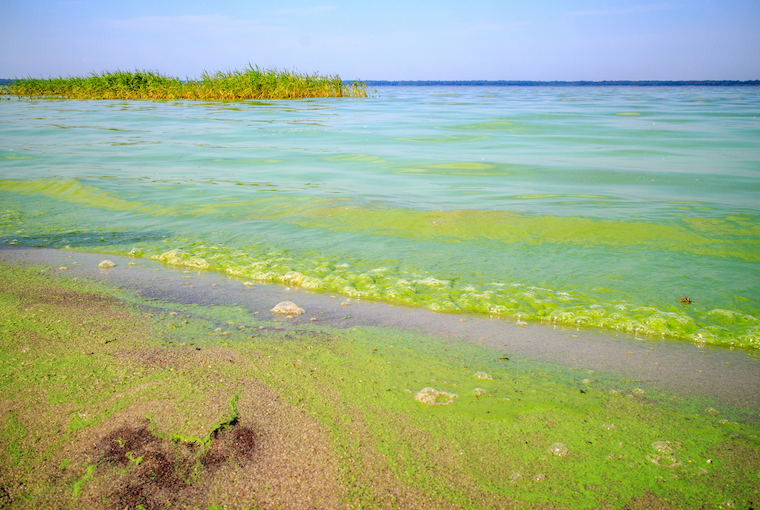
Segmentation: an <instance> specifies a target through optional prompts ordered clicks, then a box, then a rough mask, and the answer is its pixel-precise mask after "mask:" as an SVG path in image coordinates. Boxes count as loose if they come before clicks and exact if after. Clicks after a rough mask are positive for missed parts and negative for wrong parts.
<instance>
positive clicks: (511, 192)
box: [0, 87, 760, 348]
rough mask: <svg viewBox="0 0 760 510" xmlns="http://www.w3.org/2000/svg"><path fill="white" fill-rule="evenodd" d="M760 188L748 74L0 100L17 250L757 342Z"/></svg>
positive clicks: (1, 159)
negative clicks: (99, 256)
mask: <svg viewBox="0 0 760 510" xmlns="http://www.w3.org/2000/svg"><path fill="white" fill-rule="evenodd" d="M758 197H760V90H759V89H757V88H730V87H725V88H721V87H716V88H692V87H673V88H648V87H641V88H636V87H631V88H603V87H588V88H570V87H566V88H563V87H557V88H552V87H524V88H519V87H493V88H488V87H409V88H404V87H381V88H379V89H378V90H377V93H376V94H375V95H374V96H373V97H369V98H366V99H345V98H330V99H316V100H302V101H266V102H243V103H202V102H138V101H132V102H129V101H68V100H17V99H15V98H11V99H10V100H4V101H2V102H0V200H2V208H1V209H0V212H1V216H2V217H1V218H0V241H1V242H3V243H6V244H17V245H40V246H52V247H66V246H67V247H69V248H71V249H75V250H93V251H103V252H113V253H132V255H134V256H144V257H153V258H156V259H160V260H163V261H164V262H166V263H170V264H177V265H185V266H188V267H194V268H199V269H208V270H214V271H220V272H225V273H227V274H230V275H234V276H239V277H241V278H244V279H251V280H254V279H255V280H261V281H268V282H280V283H284V284H287V285H297V286H301V287H304V288H308V289H314V290H317V291H325V292H333V293H341V294H343V295H345V296H348V297H353V298H357V299H376V300H385V301H390V302H396V303H401V304H407V305H411V306H424V307H427V308H430V309H432V310H437V311H443V312H467V313H477V314H487V315H490V316H493V317H494V318H495V319H497V320H498V319H507V320H511V321H527V322H541V323H562V324H570V325H580V326H588V327H599V328H607V329H619V330H624V331H629V332H633V333H636V334H639V335H652V336H657V337H661V336H664V337H668V338H675V339H682V340H686V341H695V342H698V343H710V344H716V345H725V346H739V347H747V348H758V347H760V320H759V319H760V270H759V269H760V265H759V264H758V263H759V262H760V199H758ZM686 296H688V297H689V298H690V299H691V300H692V301H693V303H692V304H686V303H681V302H679V300H680V299H681V298H682V297H686Z"/></svg>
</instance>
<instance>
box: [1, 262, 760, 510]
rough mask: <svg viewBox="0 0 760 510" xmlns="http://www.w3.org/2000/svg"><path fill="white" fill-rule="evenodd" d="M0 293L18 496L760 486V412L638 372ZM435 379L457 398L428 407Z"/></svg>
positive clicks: (101, 299)
mask: <svg viewBox="0 0 760 510" xmlns="http://www.w3.org/2000/svg"><path fill="white" fill-rule="evenodd" d="M96 291H97V292H96ZM272 304H273V305H274V303H272ZM0 307H1V308H2V317H3V327H2V329H1V330H0V361H2V363H1V364H0V395H2V398H1V399H0V445H1V447H0V479H2V480H3V485H2V493H0V498H4V499H5V500H6V501H7V504H6V506H7V507H9V508H39V507H44V506H55V507H59V508H99V507H103V506H104V505H105V506H106V507H109V508H123V507H124V506H129V507H130V508H132V507H137V506H138V505H143V506H144V507H146V508H168V507H171V506H179V505H186V506H188V507H190V508H209V507H212V505H216V506H222V507H223V506H225V505H226V506H228V507H231V508H246V507H250V508H275V507H279V508H301V507H304V506H308V505H316V506H321V507H324V508H352V507H358V506H362V507H368V508H405V507H411V506H418V507H428V508H432V507H435V508H462V507H466V508H490V507H499V508H547V507H551V508H599V507H602V508H692V507H695V506H699V505H703V504H707V505H708V506H709V507H713V508H719V507H720V506H726V505H729V502H730V505H733V506H734V507H735V508H749V507H750V506H752V505H754V504H757V503H756V502H757V501H758V497H759V494H760V493H759V492H758V491H760V455H758V453H759V450H760V440H758V427H757V425H756V423H757V421H754V422H753V421H746V420H741V419H739V418H737V416H739V415H738V414H735V413H734V410H731V409H723V408H718V409H716V408H715V407H716V406H715V405H714V404H712V403H711V402H707V401H700V400H699V399H695V398H686V397H680V396H677V395H668V394H662V393H657V392H654V391H652V390H650V389H646V391H644V390H642V387H644V386H643V385H642V384H641V383H638V382H635V381H626V380H620V379H615V378H612V377H608V376H605V375H604V374H599V373H588V372H587V371H585V370H578V369H569V368H564V367H560V366H555V365H549V364H540V363H534V362H527V361H522V360H518V359H514V358H512V359H510V360H509V361H506V362H505V361H504V360H499V359H498V358H497V357H496V356H495V355H494V354H493V353H492V352H490V351H488V350H486V349H484V348H480V347H477V346H470V345H467V346H464V345H453V344H446V343H443V342H442V341H441V340H439V339H436V338H432V337H426V336H422V335H419V334H411V333H408V332H404V331H397V330H390V329H387V328H369V327H362V328H356V327H355V328H351V329H349V330H335V329H330V328H327V327H321V326H320V327H318V326H316V325H312V324H309V323H308V319H305V321H306V322H305V323H301V322H298V319H293V320H290V319H284V318H275V317H274V316H273V315H267V314H265V313H263V310H262V315H261V317H264V318H263V319H261V318H258V317H259V316H258V315H254V314H253V313H252V311H251V310H245V309H240V308H234V307H210V306H200V305H181V304H176V303H160V302H155V301H146V300H143V299H141V298H138V297H136V296H134V295H129V294H127V293H125V292H122V291H117V290H114V289H108V288H106V287H94V286H89V285H85V284H82V283H73V282H67V281H60V280H55V279H53V278H51V277H49V276H47V275H44V274H40V269H37V270H26V269H19V268H15V267H8V266H0ZM425 388H433V389H435V390H436V391H438V392H445V393H446V394H448V395H456V399H453V397H450V398H452V403H451V404H448V405H440V406H439V405H426V403H425V402H421V401H420V400H418V399H416V398H415V395H416V394H417V393H419V392H420V391H421V390H424V389H425ZM644 388H645V387H644ZM744 412H745V415H746V412H747V410H744ZM750 412H753V413H755V414H756V413H757V411H756V410H750ZM716 413H718V414H716ZM558 443H561V444H562V446H563V447H564V448H560V447H559V446H557V444H558ZM557 451H561V452H562V455H558V454H557V453H556V452H557Z"/></svg>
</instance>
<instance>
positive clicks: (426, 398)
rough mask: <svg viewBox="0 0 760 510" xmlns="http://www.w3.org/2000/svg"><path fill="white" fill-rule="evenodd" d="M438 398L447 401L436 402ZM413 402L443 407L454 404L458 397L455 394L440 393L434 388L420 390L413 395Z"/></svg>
mask: <svg viewBox="0 0 760 510" xmlns="http://www.w3.org/2000/svg"><path fill="white" fill-rule="evenodd" d="M440 397H446V398H447V400H444V401H442V402H438V399H439V398H440ZM414 398H415V400H417V401H418V402H422V403H423V404H425V405H428V406H445V405H448V404H451V403H452V402H454V400H455V399H457V398H459V395H457V394H455V393H449V392H448V391H440V390H437V389H435V388H429V387H428V388H422V389H421V390H420V391H418V392H417V393H415V394H414Z"/></svg>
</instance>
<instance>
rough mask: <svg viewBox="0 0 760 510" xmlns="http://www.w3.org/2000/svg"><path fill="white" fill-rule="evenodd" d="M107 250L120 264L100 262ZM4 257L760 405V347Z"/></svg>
mask: <svg viewBox="0 0 760 510" xmlns="http://www.w3.org/2000/svg"><path fill="white" fill-rule="evenodd" d="M104 259H109V260H112V261H113V262H114V263H115V266H114V267H113V268H110V269H100V268H98V263H99V262H100V261H102V260H104ZM0 262H2V263H13V264H23V265H28V266H34V265H45V266H50V267H51V269H50V272H54V273H57V274H58V275H60V276H61V277H64V278H90V279H94V280H99V281H103V282H105V283H107V284H109V285H114V286H117V287H120V288H124V289H128V290H131V291H133V292H136V293H138V294H140V295H142V296H143V297H146V298H155V299H159V300H162V301H174V302H178V303H183V304H191V303H197V304H202V305H209V304H217V305H238V306H241V307H244V308H247V309H249V310H251V311H254V312H259V317H261V318H265V317H270V318H272V319H276V318H277V316H276V315H275V314H272V313H271V312H269V310H270V309H271V308H272V307H273V306H274V305H275V304H276V303H278V302H279V301H283V300H290V301H294V302H295V303H297V304H298V305H300V306H301V307H302V308H304V309H306V313H305V314H303V315H300V316H296V317H294V318H293V319H289V322H290V323H291V324H298V323H310V322H311V319H312V318H316V319H317V321H316V323H317V324H324V325H329V326H331V327H339V328H348V327H355V326H379V327H391V328H400V329H406V330H410V331H414V332H419V333H426V334H431V335H434V336H436V337H439V338H442V339H443V340H444V341H449V342H457V341H466V342H471V343H474V344H477V345H483V346H486V347H490V348H493V349H494V350H495V351H496V352H498V353H499V356H509V357H510V358H522V359H529V360H535V361H542V362H549V363H556V364H559V365H564V366H568V367H572V368H583V369H587V370H594V371H598V372H605V373H609V374H611V375H614V376H618V377H624V378H628V379H632V380H634V381H641V383H642V384H646V385H648V386H651V387H653V388H657V389H660V390H663V391H670V392H676V393H683V394H692V395H700V396H704V397H708V398H712V399H715V401H716V402H717V403H720V404H721V405H730V406H737V407H745V408H751V409H758V408H760V353H758V354H755V353H746V352H742V351H732V350H729V349H724V348H713V347H709V346H704V347H703V346H697V345H694V344H689V343H686V342H674V341H669V340H656V339H651V338H635V337H634V336H633V335H629V334H622V333H616V332H607V331H588V330H573V329H566V328H560V327H556V326H552V325H534V324H531V325H529V326H528V327H525V328H523V327H518V326H516V325H515V323H513V322H510V321H507V320H504V319H492V318H486V317H477V316H471V315H457V314H440V313H434V312H431V311H429V310H425V309H420V308H406V307H400V306H392V305H388V304H385V303H375V302H365V301H356V300H349V299H346V298H344V297H342V296H339V295H335V294H317V293H312V292H308V291H304V290H302V289H296V288H288V287H284V286H281V285H267V284H261V283H255V282H254V283H255V284H254V285H245V284H244V282H243V281H241V280H237V279H233V278H229V277H227V276H225V275H222V274H217V273H207V272H203V271H197V270H190V269H187V268H181V267H180V268H174V267H167V266H164V265H162V264H159V263H157V262H154V261H151V260H149V259H130V258H126V257H118V256H113V255H103V254H97V253H80V252H71V251H65V250H54V249H47V248H26V247H23V248H22V247H9V246H2V247H0ZM130 263H132V264H133V265H130ZM62 268H66V269H62Z"/></svg>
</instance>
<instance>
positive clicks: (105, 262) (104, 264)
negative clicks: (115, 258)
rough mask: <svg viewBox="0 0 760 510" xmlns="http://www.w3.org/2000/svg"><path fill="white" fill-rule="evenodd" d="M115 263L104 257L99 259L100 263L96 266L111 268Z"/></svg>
mask: <svg viewBox="0 0 760 510" xmlns="http://www.w3.org/2000/svg"><path fill="white" fill-rule="evenodd" d="M115 265H116V264H114V263H113V262H111V261H110V260H108V259H106V260H101V261H100V264H98V267H99V268H101V269H111V268H112V267H113V266H115Z"/></svg>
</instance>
